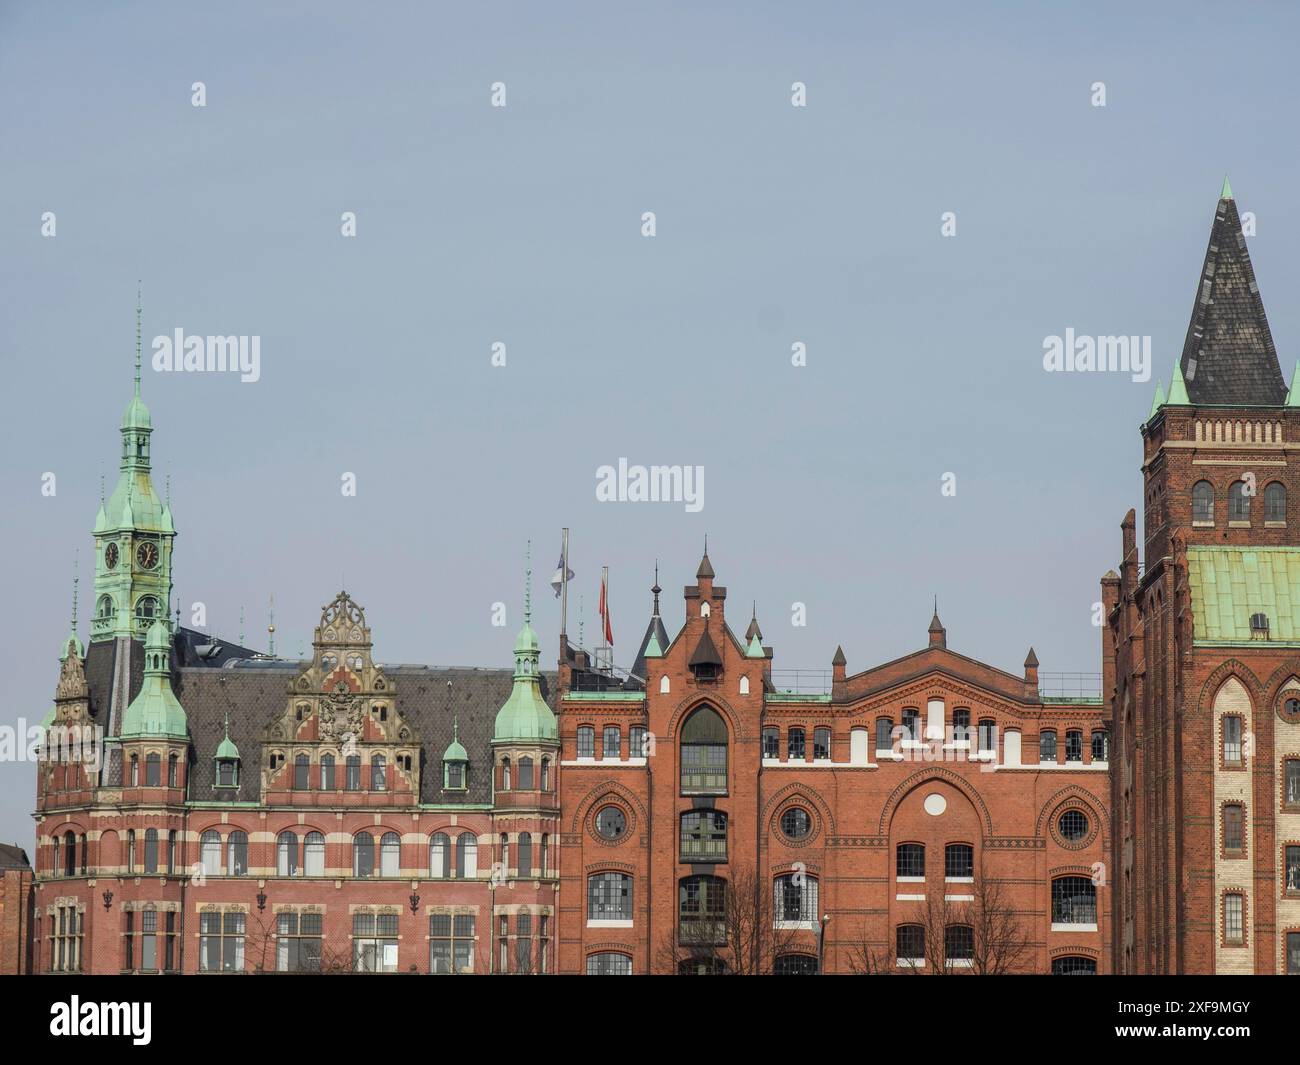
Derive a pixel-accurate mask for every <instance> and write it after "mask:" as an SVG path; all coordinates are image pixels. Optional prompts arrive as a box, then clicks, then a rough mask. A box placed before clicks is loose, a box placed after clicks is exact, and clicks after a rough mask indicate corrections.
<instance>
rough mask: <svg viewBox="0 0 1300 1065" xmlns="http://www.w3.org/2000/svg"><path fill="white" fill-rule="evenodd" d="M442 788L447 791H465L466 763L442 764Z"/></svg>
mask: <svg viewBox="0 0 1300 1065" xmlns="http://www.w3.org/2000/svg"><path fill="white" fill-rule="evenodd" d="M442 786H443V787H444V788H445V789H446V790H447V791H464V790H465V763H464V762H443V763H442Z"/></svg>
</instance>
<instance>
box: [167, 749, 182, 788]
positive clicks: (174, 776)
mask: <svg viewBox="0 0 1300 1065" xmlns="http://www.w3.org/2000/svg"><path fill="white" fill-rule="evenodd" d="M178 766H179V762H178V761H177V759H176V756H175V755H174V754H172V755H168V757H167V786H168V787H169V788H179V787H180V777H179V775H178V772H177V769H178Z"/></svg>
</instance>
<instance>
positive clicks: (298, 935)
mask: <svg viewBox="0 0 1300 1065" xmlns="http://www.w3.org/2000/svg"><path fill="white" fill-rule="evenodd" d="M322 924H323V919H322V917H321V915H320V914H319V913H302V914H299V913H280V914H278V915H277V916H276V941H275V969H276V972H281V973H318V972H320V958H321V944H322V942H323V934H322Z"/></svg>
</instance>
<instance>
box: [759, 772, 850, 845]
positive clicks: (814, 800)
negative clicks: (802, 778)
mask: <svg viewBox="0 0 1300 1065" xmlns="http://www.w3.org/2000/svg"><path fill="white" fill-rule="evenodd" d="M796 795H797V796H798V797H799V798H801V799H803V801H804V802H806V803H807V804H808V805H809V806H814V807H816V809H817V813H818V816H819V817H821V819H822V823H823V824H824V825H825V826H826V833H827V835H829V836H834V835H836V834H837V833H836V831H835V815H834V813H833V812H832V811H831V808H830V806H828V805H827V803H826V801H825V800H824V799H823V798H822V797H821V796H820V795H818V794H817V792H815V791H814V790H813V789H812V788H810V787H808V785H806V784H800V783H795V784H787V785H786V786H785V787H783V788H782V789H781V790H780V791H778V792H776V794H774V795H773V796H772V797H771V798H769V799H768V800H767V802H766V804H764V806H763V810H762V813H761V814H760V815H759V824H760V825H763V826H767V825H768V824H769V822H770V821H771V820H772V818H773V817H775V816H776V811H777V810H778V809H780V808H781V807H782V806H784V805H785V804H786V802H787V801H788V800H789V799H790V798H792V797H794V796H796ZM764 831H767V828H766V827H765V828H764Z"/></svg>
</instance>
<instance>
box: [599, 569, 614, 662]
mask: <svg viewBox="0 0 1300 1065" xmlns="http://www.w3.org/2000/svg"><path fill="white" fill-rule="evenodd" d="M608 585H609V571H608V570H606V571H605V572H604V573H602V574H601V575H600V616H601V619H602V620H603V621H604V622H605V642H606V643H607V644H609V645H610V647H613V646H614V630H613V628H611V627H610V624H609V598H608V591H607V588H608Z"/></svg>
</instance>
